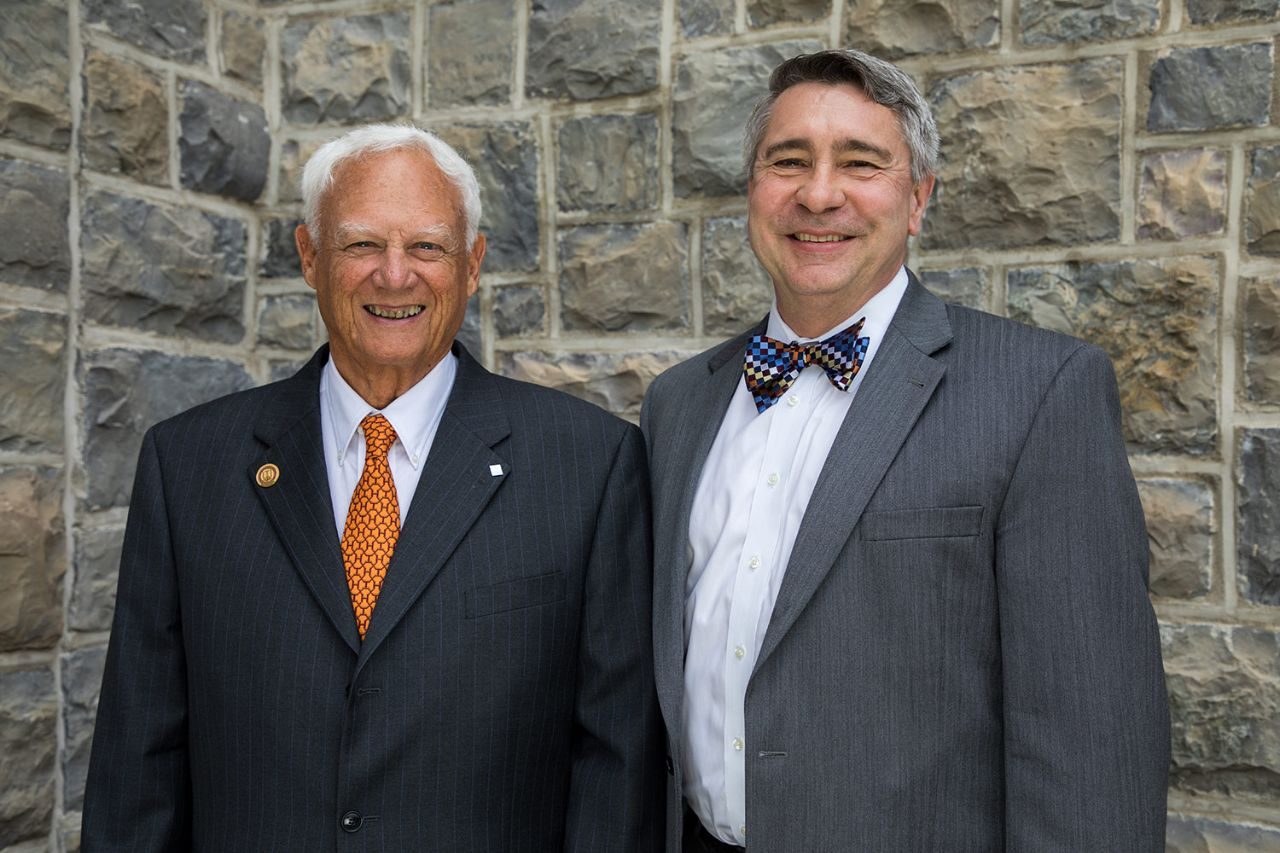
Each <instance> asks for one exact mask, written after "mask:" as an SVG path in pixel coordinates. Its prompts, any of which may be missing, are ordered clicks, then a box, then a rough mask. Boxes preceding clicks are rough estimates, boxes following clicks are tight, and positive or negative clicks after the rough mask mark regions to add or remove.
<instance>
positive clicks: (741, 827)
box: [738, 823, 747, 838]
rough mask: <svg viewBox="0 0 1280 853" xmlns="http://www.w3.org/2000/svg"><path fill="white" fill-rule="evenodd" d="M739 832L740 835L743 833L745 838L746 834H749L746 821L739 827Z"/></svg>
mask: <svg viewBox="0 0 1280 853" xmlns="http://www.w3.org/2000/svg"><path fill="white" fill-rule="evenodd" d="M738 834H739V835H741V836H743V837H744V838H745V837H746V835H747V825H746V824H745V823H744V824H741V825H740V826H739V827H738Z"/></svg>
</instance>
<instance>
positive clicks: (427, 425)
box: [320, 353, 458, 539]
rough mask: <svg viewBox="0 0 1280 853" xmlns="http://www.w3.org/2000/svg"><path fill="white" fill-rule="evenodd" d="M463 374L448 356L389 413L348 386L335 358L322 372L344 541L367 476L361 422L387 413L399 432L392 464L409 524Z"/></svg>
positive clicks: (323, 422)
mask: <svg viewBox="0 0 1280 853" xmlns="http://www.w3.org/2000/svg"><path fill="white" fill-rule="evenodd" d="M457 374H458V358H457V356H455V355H454V354H453V353H448V354H447V355H445V357H444V358H443V359H441V360H440V363H439V364H437V365H436V366H435V367H433V368H432V369H431V372H430V373H428V374H427V375H426V376H424V377H422V379H420V380H418V383H417V384H416V385H414V386H413V387H412V388H410V389H409V390H408V391H406V392H404V393H403V394H401V395H400V396H399V397H397V398H396V399H394V400H392V401H391V403H390V405H388V406H387V407H386V408H385V409H376V408H374V407H373V406H371V405H369V404H368V403H367V402H365V399H364V398H363V397H361V396H360V395H359V394H357V393H356V392H355V390H354V389H353V388H352V387H351V386H350V385H348V384H347V380H345V379H343V378H342V374H341V373H339V372H338V368H336V367H334V365H333V359H332V358H331V359H329V362H328V363H327V364H325V366H324V371H323V372H322V373H321V374H320V433H321V437H322V440H323V443H324V467H325V470H326V471H327V472H328V474H329V501H330V503H332V504H333V523H334V525H335V526H336V527H337V528H338V538H339V539H341V538H342V529H343V527H345V526H346V523H347V510H348V509H350V508H351V495H352V494H353V493H354V492H355V490H356V484H357V483H359V482H360V475H361V474H362V473H363V472H364V430H362V429H360V421H362V420H364V417H365V415H369V414H372V413H374V412H381V413H382V415H383V417H385V418H386V419H387V420H388V421H389V422H390V423H391V427H392V428H393V429H394V430H395V431H396V440H395V443H393V444H392V445H391V450H390V451H388V453H387V461H388V462H389V463H390V465H391V479H392V480H393V481H394V482H395V484H396V501H397V502H398V503H399V504H400V524H401V525H402V526H403V524H404V519H405V516H406V515H408V513H409V504H410V502H412V500H413V493H414V492H415V491H417V488H418V478H419V477H421V476H422V465H423V463H424V462H426V461H427V453H428V452H430V450H431V443H432V442H433V441H434V440H435V437H436V429H437V428H438V427H439V426H440V416H441V415H443V414H444V405H445V403H446V402H447V401H448V399H449V392H450V391H452V390H453V380H454V377H455V376H457Z"/></svg>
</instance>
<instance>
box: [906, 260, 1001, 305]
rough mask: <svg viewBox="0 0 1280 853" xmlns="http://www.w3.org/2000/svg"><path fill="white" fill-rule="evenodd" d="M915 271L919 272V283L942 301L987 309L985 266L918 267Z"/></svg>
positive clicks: (987, 281)
mask: <svg viewBox="0 0 1280 853" xmlns="http://www.w3.org/2000/svg"><path fill="white" fill-rule="evenodd" d="M916 272H918V273H919V274H920V283H921V284H923V285H924V286H925V287H927V288H928V289H929V290H931V291H933V292H934V293H935V294H936V295H937V296H938V297H939V298H940V299H942V300H943V301H944V302H951V303H953V304H955V305H964V306H965V307H967V308H977V309H978V310H979V311H986V310H988V306H989V304H990V299H991V280H990V276H989V275H988V273H987V270H986V268H985V267H955V268H949V269H920V270H916Z"/></svg>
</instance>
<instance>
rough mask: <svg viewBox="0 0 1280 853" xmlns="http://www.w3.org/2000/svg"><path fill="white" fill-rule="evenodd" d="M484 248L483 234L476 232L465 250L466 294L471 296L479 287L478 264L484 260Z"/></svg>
mask: <svg viewBox="0 0 1280 853" xmlns="http://www.w3.org/2000/svg"><path fill="white" fill-rule="evenodd" d="M485 248H486V245H485V239H484V235H483V234H477V235H476V241H475V242H474V243H472V244H471V250H470V251H469V252H467V296H473V295H474V294H475V292H476V290H478V289H479V288H480V264H481V263H482V262H483V261H484V252H485Z"/></svg>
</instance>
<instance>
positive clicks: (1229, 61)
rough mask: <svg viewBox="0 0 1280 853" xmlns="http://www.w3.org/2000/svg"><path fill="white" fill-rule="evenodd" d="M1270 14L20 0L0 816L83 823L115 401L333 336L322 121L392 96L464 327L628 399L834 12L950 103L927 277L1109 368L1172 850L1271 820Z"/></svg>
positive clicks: (723, 245) (1258, 842)
mask: <svg viewBox="0 0 1280 853" xmlns="http://www.w3.org/2000/svg"><path fill="white" fill-rule="evenodd" d="M1008 11H1011V12H1012V15H1011V16H1009V17H1006V13H1007V12H1008ZM73 27H75V28H76V30H75V31H74V32H73V31H72V28H73ZM1278 40H1280V5H1277V3H1276V2H1275V0H1171V2H1157V0H1076V2H1070V3H1068V2H1061V0H1013V2H1002V0H798V2H781V0H648V2H641V3H638V4H637V3H620V2H615V1H614V0H317V2H312V3H306V4H294V3H289V2H287V0H256V2H254V0H137V1H136V2H132V3H119V2H115V0H10V1H9V2H8V3H7V4H6V9H5V14H3V15H0V232H3V233H4V235H5V239H4V240H3V241H0V363H3V365H4V369H3V370H0V589H3V590H5V592H4V593H3V594H2V595H0V777H3V778H4V780H5V783H4V785H3V791H2V792H0V848H7V847H10V846H18V847H20V849H23V850H40V849H45V848H46V846H47V847H48V848H49V849H53V850H58V851H64V850H76V849H78V847H79V817H80V808H81V804H82V799H83V790H84V775H85V769H86V763H87V758H88V749H89V744H90V742H91V733H92V721H93V713H94V709H95V707H96V701H97V689H98V681H99V679H100V673H101V669H102V659H103V653H104V649H105V643H106V639H107V632H108V630H109V628H110V622H111V613H112V608H113V604H114V594H115V589H114V582H115V568H116V563H117V561H118V559H119V553H120V542H121V537H122V534H123V529H124V522H125V506H126V504H127V501H128V497H129V491H130V485H131V480H132V476H133V470H134V457H135V455H136V453H137V450H138V447H139V444H140V442H141V437H142V433H143V431H144V430H145V429H146V427H147V426H148V425H150V424H151V423H154V422H155V421H156V420H159V419H160V418H163V417H166V416H168V415H170V414H173V413H175V412H177V411H180V410H182V409H185V408H187V407H189V406H191V405H194V404H196V403H198V402H200V401H202V400H205V399H208V398H210V397H213V396H217V395H219V394H223V393H226V392H228V391H232V390H235V389H239V388H244V387H247V386H249V385H252V384H254V383H260V382H265V381H269V380H272V379H275V378H279V377H281V376H285V375H288V374H289V373H291V372H292V371H293V370H295V369H296V368H297V367H298V366H299V365H300V364H301V363H302V362H303V361H305V360H306V358H307V357H308V356H309V354H310V352H311V350H312V349H313V347H314V346H315V345H316V344H318V343H319V342H320V341H321V340H322V338H323V329H322V327H321V326H320V323H319V317H318V314H317V312H316V310H315V305H314V297H313V295H312V294H311V291H310V290H309V289H308V288H307V286H306V284H305V283H304V282H303V281H302V279H301V277H300V274H299V271H298V266H297V264H298V261H297V255H296V251H295V249H294V245H293V229H294V226H295V224H296V223H297V221H298V218H299V215H300V210H299V196H298V190H297V180H298V177H299V174H300V172H301V167H302V164H303V163H304V162H305V160H306V158H307V157H308V156H309V155H310V154H311V152H313V151H314V150H315V149H316V147H317V146H318V145H319V144H321V142H323V140H325V139H327V138H329V137H330V136H332V135H334V134H336V133H338V132H340V131H341V130H342V129H343V128H346V127H348V126H351V125H354V124H358V123H362V122H366V121H384V120H386V121H396V120H412V121H416V122H419V123H421V124H423V125H424V126H427V127H429V128H431V129H433V130H435V131H437V132H439V133H440V134H441V135H442V136H444V137H445V138H446V139H448V140H449V141H450V142H451V143H453V144H454V145H456V146H457V147H458V148H459V150H460V151H462V153H463V154H464V155H465V156H466V157H468V158H469V159H470V160H471V161H472V162H473V163H474V165H475V166H476V169H477V172H478V174H479V178H480V181H481V185H482V197H483V202H484V206H485V211H486V213H485V217H484V222H483V228H484V231H485V232H486V233H487V235H488V239H489V252H488V257H487V258H486V262H485V275H484V276H483V280H482V283H481V289H480V292H479V293H478V294H477V295H476V297H475V298H474V299H473V300H472V301H471V303H470V304H469V305H468V310H467V314H466V319H465V322H464V325H463V330H462V332H461V334H460V338H461V339H462V341H463V342H464V345H466V346H467V347H468V348H470V349H472V350H473V352H475V354H476V355H477V356H478V357H480V358H481V359H482V360H483V361H484V362H485V363H487V364H488V365H489V366H490V367H492V368H493V369H496V370H498V371H500V372H502V373H505V374H508V375H512V376H517V377H521V378H524V379H529V380H532V381H535V382H541V383H544V384H548V385H555V386H559V387H561V388H564V389H565V390H567V391H569V392H571V393H574V394H577V395H579V396H582V397H585V398H587V399H589V400H591V401H593V402H596V403H598V404H600V405H602V406H604V407H606V408H608V409H610V410H612V411H614V412H617V413H619V414H621V415H623V416H625V417H628V418H632V419H635V418H637V417H638V415H639V408H640V400H641V397H642V395H643V392H644V389H645V387H646V386H647V384H648V383H649V382H650V381H651V380H652V379H653V377H654V376H656V375H657V374H658V373H659V372H661V371H662V370H663V369H664V368H665V367H668V366H670V365H671V364H674V363H676V362H677V361H679V360H681V359H682V358H685V357H687V356H688V355H691V354H693V353H695V352H697V351H700V350H701V349H704V348H706V347H708V346H710V345H712V344H714V343H716V342H718V341H720V340H722V339H723V338H724V337H726V336H728V335H730V334H733V333H734V332H736V331H737V330H739V329H741V328H743V327H745V326H747V325H749V324H750V323H752V322H754V321H755V320H757V319H759V318H760V317H761V316H763V315H764V313H765V312H766V311H767V310H768V306H769V299H770V289H769V281H768V278H767V276H766V275H765V274H764V273H763V271H762V270H761V269H760V268H759V266H758V265H757V264H756V262H755V260H754V258H753V257H752V255H751V253H750V249H749V248H748V246H747V241H746V233H745V217H744V214H745V212H746V205H745V201H744V195H743V192H744V189H743V176H742V175H741V171H740V169H741V152H740V139H741V126H742V123H743V120H744V118H745V115H746V112H747V111H748V110H749V109H750V106H751V104H752V102H753V101H754V100H755V98H756V97H757V96H758V94H759V93H760V91H761V89H762V87H763V85H764V81H765V79H766V78H767V75H768V73H769V71H770V69H771V68H772V67H773V66H774V65H775V64H776V63H777V62H779V61H780V60H781V59H783V58H785V57H787V56H790V55H793V54H795V53H797V52H802V51H810V50H815V49H819V48H822V47H827V46H838V45H844V46H851V47H858V48H861V49H865V50H869V51H871V52H873V53H877V54H878V55H881V56H883V57H885V58H889V59H893V60H895V61H898V62H900V63H901V64H902V65H903V66H904V67H905V68H906V69H907V70H908V71H910V72H911V73H912V74H913V75H915V77H916V79H917V81H918V82H919V83H920V86H921V88H922V90H923V91H924V92H925V94H926V96H927V97H928V98H929V100H930V101H931V103H932V104H933V107H934V110H935V111H936V113H937V115H938V118H939V127H940V130H941V133H942V160H941V168H940V171H941V174H940V181H939V186H938V188H937V190H936V192H935V195H934V198H933V200H932V207H931V210H930V212H929V215H928V217H927V219H926V224H925V231H924V234H923V235H922V236H921V237H920V238H918V239H917V240H915V241H914V242H913V245H912V248H911V263H912V265H913V267H914V268H916V269H917V270H918V271H919V272H920V273H921V276H922V278H923V279H924V281H925V282H926V283H927V285H928V286H930V287H931V288H933V289H935V291H937V292H938V293H940V294H942V295H943V296H944V297H945V298H946V299H948V300H950V301H954V302H957V303H960V304H963V305H968V306H972V307H978V308H984V309H986V310H990V311H995V312H996V313H1001V314H1006V315H1011V316H1014V317H1016V318H1018V319H1020V320H1023V321H1025V322H1030V323H1034V324H1038V325H1042V326H1046V327H1049V328H1054V329H1060V330H1063V331H1067V332H1069V333H1072V334H1076V335H1080V336H1082V337H1084V338H1087V339H1089V340H1092V341H1094V342H1096V343H1098V344H1099V345H1101V346H1103V347H1104V348H1105V349H1106V350H1107V351H1108V353H1110V355H1111V357H1112V359H1113V361H1114V363H1115V365H1116V368H1117V372H1118V380H1119V385H1120V390H1121V396H1122V400H1123V405H1124V410H1125V413H1124V428H1125V431H1126V436H1127V437H1128V439H1129V446H1130V452H1131V461H1132V464H1133V468H1134V470H1135V473H1136V474H1137V476H1138V481H1139V492H1140V494H1141V497H1142V501H1143V505H1144V507H1145V508H1146V511H1147V520H1148V528H1149V532H1150V540H1151V556H1152V569H1151V582H1150V587H1151V592H1152V596H1153V600H1154V602H1155V605H1156V610H1157V613H1158V615H1159V616H1160V618H1161V622H1162V625H1163V639H1164V645H1165V654H1166V671H1167V673H1168V683H1169V690H1170V697H1171V708H1172V713H1173V723H1174V743H1173V767H1172V778H1171V790H1170V819H1169V849H1170V850H1172V851H1192V850H1195V851H1218V853H1221V851H1228V850H1238V849H1249V850H1271V849H1277V850H1280V781H1277V780H1280V729H1278V728H1277V727H1276V725H1275V720H1276V718H1277V715H1278V714H1280V696H1277V694H1276V687H1275V685H1276V678H1277V673H1278V672H1280V657H1278V656H1277V649H1278V648H1280V524H1278V523H1277V518H1278V514H1280V378H1277V377H1280V85H1278V82H1277V69H1276V65H1277V64H1276V45H1277V41H1278ZM1120 651H1122V650H1120Z"/></svg>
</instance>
